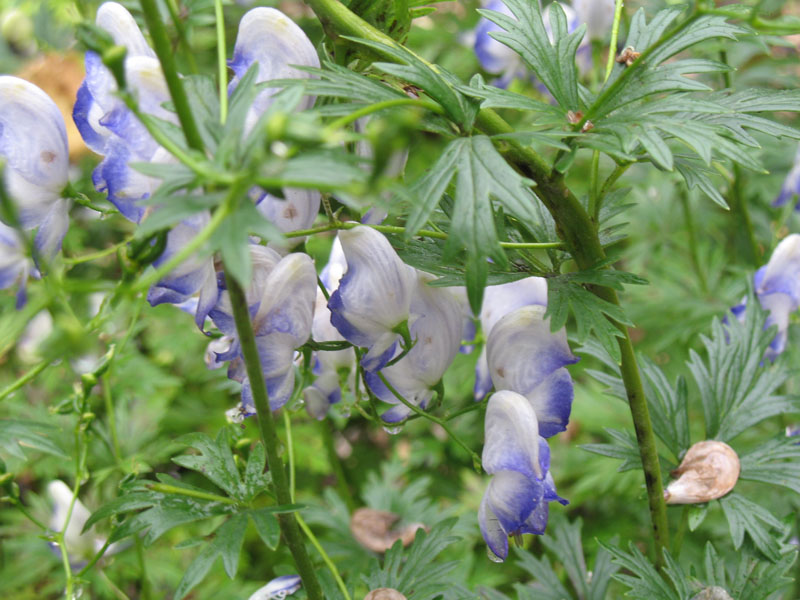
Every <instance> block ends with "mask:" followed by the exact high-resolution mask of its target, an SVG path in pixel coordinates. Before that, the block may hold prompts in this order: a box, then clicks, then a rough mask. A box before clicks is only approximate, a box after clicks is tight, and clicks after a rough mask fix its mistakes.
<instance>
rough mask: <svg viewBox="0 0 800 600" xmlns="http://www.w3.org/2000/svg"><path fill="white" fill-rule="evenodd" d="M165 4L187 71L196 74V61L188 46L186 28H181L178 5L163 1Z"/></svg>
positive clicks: (170, 0) (172, 1) (171, 1)
mask: <svg viewBox="0 0 800 600" xmlns="http://www.w3.org/2000/svg"><path fill="white" fill-rule="evenodd" d="M165 4H166V5H167V10H168V11H169V16H170V18H171V19H172V24H173V25H175V31H177V32H178V41H179V42H180V44H181V46H183V52H184V54H185V55H186V61H187V62H188V63H189V70H190V71H191V72H192V73H194V74H197V73H198V70H197V61H195V59H194V52H192V47H191V46H190V45H189V37H188V36H187V35H186V27H184V26H183V20H182V19H181V15H180V12H179V11H178V5H177V4H176V3H175V0H165Z"/></svg>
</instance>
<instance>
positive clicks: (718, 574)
mask: <svg viewBox="0 0 800 600" xmlns="http://www.w3.org/2000/svg"><path fill="white" fill-rule="evenodd" d="M796 558H797V552H788V553H786V554H784V555H783V556H782V557H781V559H780V560H779V561H778V562H775V563H772V562H767V561H764V560H761V559H760V558H759V557H758V556H756V555H755V554H754V553H753V552H752V550H751V549H750V548H748V547H747V546H745V548H744V549H743V551H742V552H741V553H740V558H739V562H738V564H737V567H736V571H735V572H734V573H732V574H731V573H729V572H728V570H727V569H726V568H725V561H724V560H722V559H721V558H720V556H719V554H718V553H717V551H716V549H715V548H714V546H713V545H712V544H711V542H707V543H706V548H705V552H704V557H703V570H702V572H703V574H704V576H705V579H704V581H703V583H704V584H705V585H706V586H708V587H712V586H715V587H721V588H723V589H725V590H726V591H728V593H729V594H730V595H731V597H732V598H736V599H737V600H766V598H769V597H771V596H772V594H774V593H775V591H777V590H778V589H780V588H782V587H784V586H786V585H787V584H788V583H791V581H792V579H791V578H790V577H786V573H787V572H788V570H789V568H790V567H791V566H792V564H793V563H794V561H795V559H796Z"/></svg>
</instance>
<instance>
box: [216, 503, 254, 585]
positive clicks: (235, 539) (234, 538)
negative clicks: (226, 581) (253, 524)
mask: <svg viewBox="0 0 800 600" xmlns="http://www.w3.org/2000/svg"><path fill="white" fill-rule="evenodd" d="M245 531H247V515H243V514H238V515H233V516H232V517H230V518H229V519H228V520H227V521H225V523H223V524H222V525H221V526H220V527H219V529H217V531H216V532H215V533H214V542H213V544H214V547H215V548H216V549H217V551H218V552H219V554H220V556H222V565H223V566H224V567H225V572H226V573H227V574H228V577H230V578H231V579H233V578H234V577H236V572H237V571H238V570H239V553H240V552H241V550H242V542H244V534H245Z"/></svg>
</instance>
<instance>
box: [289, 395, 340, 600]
mask: <svg viewBox="0 0 800 600" xmlns="http://www.w3.org/2000/svg"><path fill="white" fill-rule="evenodd" d="M283 424H284V426H285V428H286V448H287V451H288V452H287V453H288V455H289V482H290V485H289V493H290V494H291V497H292V502H294V501H295V496H294V492H295V488H294V480H295V472H294V444H293V442H292V439H293V438H292V419H291V418H290V417H289V412H288V411H286V410H284V411H283ZM295 518H296V519H297V524H298V525H300V529H302V530H303V533H305V534H306V537H307V538H308V540H309V541H310V542H311V545H312V546H314V548H316V549H317V552H319V555H320V556H321V557H322V561H323V562H324V563H325V565H326V566H327V567H328V569H329V570H330V572H331V574H332V575H333V578H334V579H335V580H336V584H337V585H338V586H339V589H340V590H341V591H342V594H343V595H344V597H345V598H346V600H351V598H350V594H349V593H348V591H347V586H346V585H345V584H344V581H342V577H341V575H339V570H338V569H337V568H336V565H335V564H333V561H332V560H331V558H330V556H328V553H327V552H325V549H324V548H323V547H322V545H321V544H320V543H319V540H318V539H317V536H315V535H314V532H313V531H311V528H310V527H309V526H308V525H307V524H306V522H305V521H304V520H303V517H301V516H300V515H299V514H296V515H295Z"/></svg>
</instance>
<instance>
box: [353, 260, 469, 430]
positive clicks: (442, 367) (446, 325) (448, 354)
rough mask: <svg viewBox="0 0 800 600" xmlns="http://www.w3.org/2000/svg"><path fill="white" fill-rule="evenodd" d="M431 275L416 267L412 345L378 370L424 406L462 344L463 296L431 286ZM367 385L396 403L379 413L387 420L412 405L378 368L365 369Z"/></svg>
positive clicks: (407, 411) (411, 313)
mask: <svg viewBox="0 0 800 600" xmlns="http://www.w3.org/2000/svg"><path fill="white" fill-rule="evenodd" d="M434 279H436V278H435V277H434V276H433V275H429V274H428V273H422V272H420V271H417V283H416V287H415V290H414V293H413V296H412V298H411V304H410V309H409V321H410V322H411V327H410V334H411V340H412V341H413V342H414V346H413V347H412V348H411V350H410V351H409V352H408V354H406V355H405V356H404V357H403V358H401V359H400V360H399V361H398V362H397V363H396V364H393V365H391V366H388V367H384V368H383V369H381V370H380V372H381V373H382V374H383V376H384V377H385V378H386V380H387V381H388V382H389V384H390V385H391V386H392V387H393V388H394V389H395V390H396V391H397V392H398V393H399V394H400V395H401V396H402V397H403V398H404V399H406V400H408V401H409V402H410V403H411V404H414V405H415V406H420V407H422V408H425V406H426V405H427V404H428V402H429V401H430V399H431V398H432V397H433V391H434V388H435V387H436V385H437V384H438V383H439V381H440V380H441V379H442V376H443V375H444V372H445V371H446V370H447V368H448V367H449V366H450V363H451V362H453V358H455V355H456V354H457V353H458V348H459V346H460V345H461V333H462V331H463V330H464V321H463V315H464V312H465V309H464V304H465V303H466V298H465V297H464V295H463V294H461V293H459V290H458V289H457V288H448V287H433V286H431V285H429V283H430V282H431V281H433V280H434ZM365 379H366V382H367V385H369V387H370V389H371V390H372V391H373V392H374V393H375V395H376V396H377V397H378V398H380V399H381V400H383V401H384V402H388V403H389V404H395V405H396V406H395V407H394V408H392V409H390V410H389V411H387V412H385V413H384V414H383V415H382V419H383V420H384V421H386V422H389V423H396V422H399V421H403V420H405V419H406V418H407V417H408V416H409V414H411V409H410V408H408V407H407V406H405V405H404V404H402V403H401V402H400V400H398V399H397V397H396V396H395V395H394V394H393V393H392V392H391V391H390V390H389V388H388V387H387V386H386V385H385V384H384V383H383V381H381V379H380V377H379V376H378V374H377V372H370V371H366V372H365Z"/></svg>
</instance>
